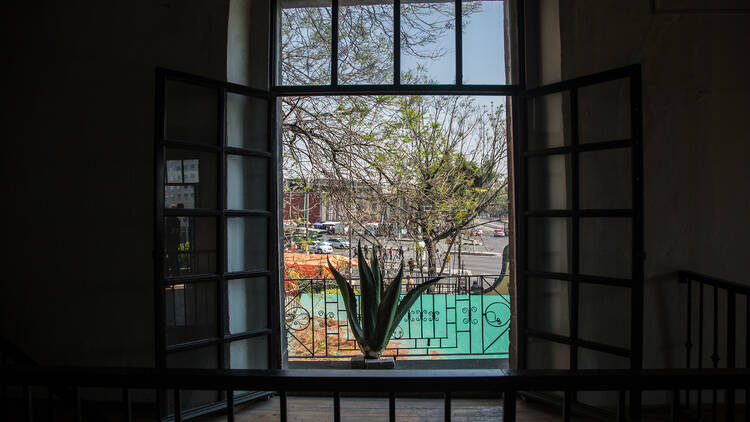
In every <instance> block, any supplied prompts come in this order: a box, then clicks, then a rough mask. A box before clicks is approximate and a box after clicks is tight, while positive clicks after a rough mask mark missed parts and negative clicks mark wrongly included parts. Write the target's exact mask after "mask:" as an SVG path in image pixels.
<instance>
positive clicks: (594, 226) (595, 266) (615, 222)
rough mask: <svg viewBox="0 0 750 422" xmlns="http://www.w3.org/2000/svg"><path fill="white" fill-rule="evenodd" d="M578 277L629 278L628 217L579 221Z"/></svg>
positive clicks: (630, 246)
mask: <svg viewBox="0 0 750 422" xmlns="http://www.w3.org/2000/svg"><path fill="white" fill-rule="evenodd" d="M579 224H580V233H581V237H580V248H581V251H580V255H579V265H580V267H579V268H580V272H581V274H586V275H598V276H603V277H619V278H630V275H631V272H632V265H633V259H632V254H633V243H632V237H633V231H632V228H633V222H632V220H631V219H630V218H581V220H580V223H579Z"/></svg>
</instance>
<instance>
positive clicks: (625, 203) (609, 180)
mask: <svg viewBox="0 0 750 422" xmlns="http://www.w3.org/2000/svg"><path fill="white" fill-rule="evenodd" d="M631 153H632V150H631V149H630V148H618V149H605V150H600V151H589V152H582V153H580V154H579V156H578V157H579V164H578V174H579V177H578V181H579V182H578V183H579V185H580V207H581V209H607V208H609V209H629V208H632V206H633V200H632V199H633V194H632V192H633V180H632V179H631V173H632V168H631V163H630V161H631Z"/></svg>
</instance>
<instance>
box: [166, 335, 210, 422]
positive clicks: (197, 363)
mask: <svg viewBox="0 0 750 422" xmlns="http://www.w3.org/2000/svg"><path fill="white" fill-rule="evenodd" d="M218 367H219V349H218V347H216V346H210V347H204V348H200V349H195V350H188V351H185V352H177V353H170V354H168V355H167V368H191V369H217V368H218ZM220 398H221V396H220V395H219V392H218V391H205V390H182V391H181V393H180V400H181V407H182V409H183V410H185V409H192V408H194V407H198V406H201V405H204V404H209V403H214V402H217V401H219V400H220ZM173 399H174V392H173V391H172V390H167V406H168V411H169V413H172V412H173V409H174V402H173Z"/></svg>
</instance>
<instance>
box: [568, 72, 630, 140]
mask: <svg viewBox="0 0 750 422" xmlns="http://www.w3.org/2000/svg"><path fill="white" fill-rule="evenodd" d="M578 122H579V123H578V124H579V126H578V133H579V134H580V141H579V142H580V143H582V144H585V143H588V142H605V141H615V140H619V139H626V138H630V80H629V79H617V80H614V81H609V82H605V83H601V84H596V85H591V86H586V87H583V88H580V89H579V90H578Z"/></svg>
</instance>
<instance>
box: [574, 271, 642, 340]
mask: <svg viewBox="0 0 750 422" xmlns="http://www.w3.org/2000/svg"><path fill="white" fill-rule="evenodd" d="M578 289H579V290H578V291H579V300H578V303H579V304H578V320H579V321H582V323H581V324H580V327H579V332H578V336H579V337H580V338H582V339H584V340H589V341H594V342H597V343H604V344H608V345H612V346H619V347H625V348H627V347H629V346H630V315H631V307H630V295H631V293H632V289H630V288H627V287H619V286H606V285H599V284H589V283H581V284H580V286H579V288H578ZM612 327H617V329H616V330H613V329H612Z"/></svg>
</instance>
